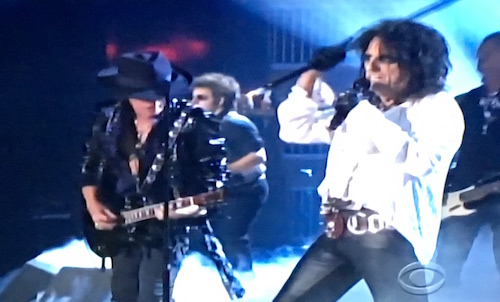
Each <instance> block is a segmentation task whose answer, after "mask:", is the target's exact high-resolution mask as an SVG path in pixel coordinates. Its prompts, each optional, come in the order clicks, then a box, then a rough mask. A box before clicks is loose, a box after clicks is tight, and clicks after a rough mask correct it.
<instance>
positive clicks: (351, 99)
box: [329, 90, 359, 130]
mask: <svg viewBox="0 0 500 302" xmlns="http://www.w3.org/2000/svg"><path fill="white" fill-rule="evenodd" d="M358 103H359V93H358V92H357V91H355V90H347V91H346V92H342V93H341V94H339V97H338V99H337V102H336V103H335V106H334V107H335V110H336V112H335V115H334V116H333V118H332V121H331V122H330V127H329V128H330V129H331V130H335V129H337V127H338V126H340V124H342V122H343V121H344V120H345V118H346V117H347V114H349V112H350V111H351V110H352V109H353V108H354V107H356V105H357V104H358Z"/></svg>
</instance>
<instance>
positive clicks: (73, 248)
mask: <svg viewBox="0 0 500 302" xmlns="http://www.w3.org/2000/svg"><path fill="white" fill-rule="evenodd" d="M491 244H492V242H491V231H490V230H489V229H488V228H485V229H483V230H481V232H480V234H479V236H478V237H477V238H476V241H475V243H474V246H473V249H472V251H471V254H470V255H469V259H468V261H467V263H466V265H465V267H464V271H463V273H462V281H463V283H464V285H463V286H462V287H461V288H459V289H455V290H453V291H448V290H445V289H442V290H438V291H437V292H435V293H433V294H431V295H430V296H429V301H430V302H444V301H457V302H462V301H463V302H470V301H474V302H490V301H491V302H493V301H498V299H499V298H498V297H500V286H499V285H500V281H499V276H498V274H497V273H496V269H495V264H494V260H493V255H492V252H491V249H492V248H491ZM299 256H300V255H295V256H291V255H288V256H286V257H285V256H282V255H276V256H275V257H272V258H269V259H268V260H267V261H258V262H256V263H255V266H254V274H253V275H250V274H246V275H240V276H239V277H240V280H241V281H242V283H243V286H244V287H245V289H246V291H247V293H246V295H245V297H244V298H243V299H240V300H239V301H242V302H265V301H272V299H273V297H274V296H275V295H276V293H277V292H278V291H279V289H280V288H281V286H282V285H283V284H284V282H285V281H286V279H287V277H288V276H289V274H290V273H291V271H292V269H293V268H294V266H295V264H296V263H297V261H298V260H299ZM257 258H259V259H260V258H262V257H257ZM107 265H108V266H109V263H108V264H107ZM100 266H101V259H100V258H99V257H97V256H96V255H95V254H93V253H92V251H90V250H89V249H88V247H87V246H86V244H85V242H84V241H82V240H72V241H70V242H68V243H67V244H65V245H64V246H61V247H58V248H54V249H51V250H47V251H45V252H44V253H42V254H40V255H39V256H38V257H36V258H34V259H32V260H30V261H28V262H27V263H26V265H25V266H24V267H22V268H19V269H17V270H15V271H13V272H11V273H9V274H7V275H6V276H3V278H2V279H1V280H0V301H1V302H4V300H2V295H4V296H5V293H6V292H8V291H9V288H10V289H12V288H14V287H15V288H16V291H17V292H19V289H21V290H24V289H25V290H24V291H25V294H27V293H26V291H28V289H31V290H33V288H34V285H33V283H37V282H35V281H36V280H30V278H31V279H34V278H39V279H40V280H42V279H45V281H40V282H38V283H37V285H38V286H39V287H43V286H45V289H42V290H40V289H38V298H33V299H31V300H30V299H28V300H25V301H86V300H85V299H89V298H82V297H88V295H87V296H86V293H84V291H85V290H89V291H93V292H94V294H96V295H97V292H98V291H99V290H100V291H102V293H101V297H102V299H100V300H101V301H109V299H110V293H109V277H110V272H109V271H107V272H105V273H102V272H101V271H99V270H98V268H100ZM62 272H64V273H62ZM23 274H24V276H22V275H23ZM60 275H64V276H62V277H59V278H58V276H60ZM84 275H85V276H86V277H85V278H84V277H83V276H84ZM20 276H22V278H21V277H20ZM68 278H71V280H68ZM96 278H98V279H99V280H97V279H96ZM49 279H52V280H49ZM58 280H59V281H58ZM23 282H25V283H26V284H23ZM55 282H63V283H65V285H57V284H54V283H55ZM64 286H65V287H68V288H66V289H62V287H64ZM10 291H11V292H12V290H10ZM10 297H12V296H10ZM174 298H175V299H176V302H192V301H193V302H197V301H209V302H210V301H213V302H224V301H230V299H229V297H228V295H227V294H226V291H225V290H224V288H223V286H222V283H221V281H220V279H219V275H218V273H217V271H216V269H215V266H213V264H212V263H211V261H210V260H208V259H207V258H204V256H202V255H201V254H198V253H192V254H190V255H189V256H188V257H187V258H186V259H185V261H184V262H183V265H182V268H181V270H180V272H179V275H178V278H177V281H176V284H175V289H174ZM14 299H15V300H16V301H14V300H12V302H23V301H17V298H14ZM339 301H340V302H358V301H372V298H371V296H370V294H369V291H368V288H367V286H366V284H365V282H364V281H360V282H358V283H357V284H356V285H355V286H354V287H353V288H352V289H351V290H350V291H349V292H348V293H347V294H345V295H344V296H343V297H342V299H340V300H339ZM7 302H11V301H7Z"/></svg>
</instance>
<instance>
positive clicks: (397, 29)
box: [357, 19, 451, 98]
mask: <svg viewBox="0 0 500 302" xmlns="http://www.w3.org/2000/svg"><path fill="white" fill-rule="evenodd" d="M374 37H379V38H380V39H381V40H382V41H383V43H384V45H385V47H387V49H388V50H389V51H390V52H391V53H390V54H391V55H392V56H394V57H395V59H396V61H397V63H398V64H399V66H400V67H401V68H402V69H404V70H406V71H408V73H409V74H410V80H409V83H408V87H407V88H406V90H405V91H404V92H403V95H402V97H403V98H408V97H417V98H421V97H424V96H426V95H429V94H434V93H437V92H439V91H441V90H443V88H444V85H445V80H446V76H447V75H448V71H449V69H450V68H451V63H450V60H449V57H448V56H449V51H448V46H447V43H446V40H445V39H444V37H443V36H442V35H441V34H440V33H439V32H438V31H437V30H435V29H434V28H431V27H429V26H426V25H423V24H420V23H417V22H414V21H411V20H406V19H396V20H385V21H382V22H381V23H380V24H379V25H377V26H375V27H373V28H371V29H368V30H367V31H365V32H364V33H363V34H362V35H361V36H360V38H359V40H358V45H357V46H358V48H359V50H360V51H361V52H362V53H364V52H365V51H366V49H367V48H368V45H369V44H370V41H371V40H372V39H373V38H374ZM362 72H363V71H362Z"/></svg>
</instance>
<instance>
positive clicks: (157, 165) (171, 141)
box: [138, 110, 188, 192]
mask: <svg viewBox="0 0 500 302" xmlns="http://www.w3.org/2000/svg"><path fill="white" fill-rule="evenodd" d="M187 117H188V114H187V110H183V111H181V114H180V116H179V117H178V118H177V120H175V122H174V124H173V128H172V129H171V130H170V131H169V133H168V141H167V143H166V144H165V143H163V144H162V146H163V148H161V151H160V152H158V154H156V156H155V159H154V160H153V163H152V164H151V167H150V168H149V170H148V173H147V174H146V177H145V178H144V181H143V182H142V184H140V185H138V192H145V191H147V190H148V189H149V188H150V187H151V184H152V183H153V182H154V181H155V180H156V176H157V175H158V172H160V171H161V169H162V167H163V165H164V164H165V154H166V153H167V150H173V147H174V145H175V142H176V140H177V137H178V136H179V133H180V132H181V130H182V127H183V126H184V124H185V123H186V120H187Z"/></svg>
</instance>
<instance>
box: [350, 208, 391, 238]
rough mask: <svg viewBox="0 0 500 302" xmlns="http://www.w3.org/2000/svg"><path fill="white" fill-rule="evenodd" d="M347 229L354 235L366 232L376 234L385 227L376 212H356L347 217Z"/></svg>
mask: <svg viewBox="0 0 500 302" xmlns="http://www.w3.org/2000/svg"><path fill="white" fill-rule="evenodd" d="M346 225H347V230H348V231H349V232H350V233H352V234H354V235H364V234H366V233H367V232H370V233H372V234H376V233H378V232H380V231H382V230H383V229H385V228H386V227H387V225H386V223H385V221H384V220H383V219H382V217H381V216H380V215H379V214H378V213H373V214H366V213H363V212H357V213H356V214H354V215H351V216H350V217H349V218H348V219H347V223H346Z"/></svg>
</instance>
